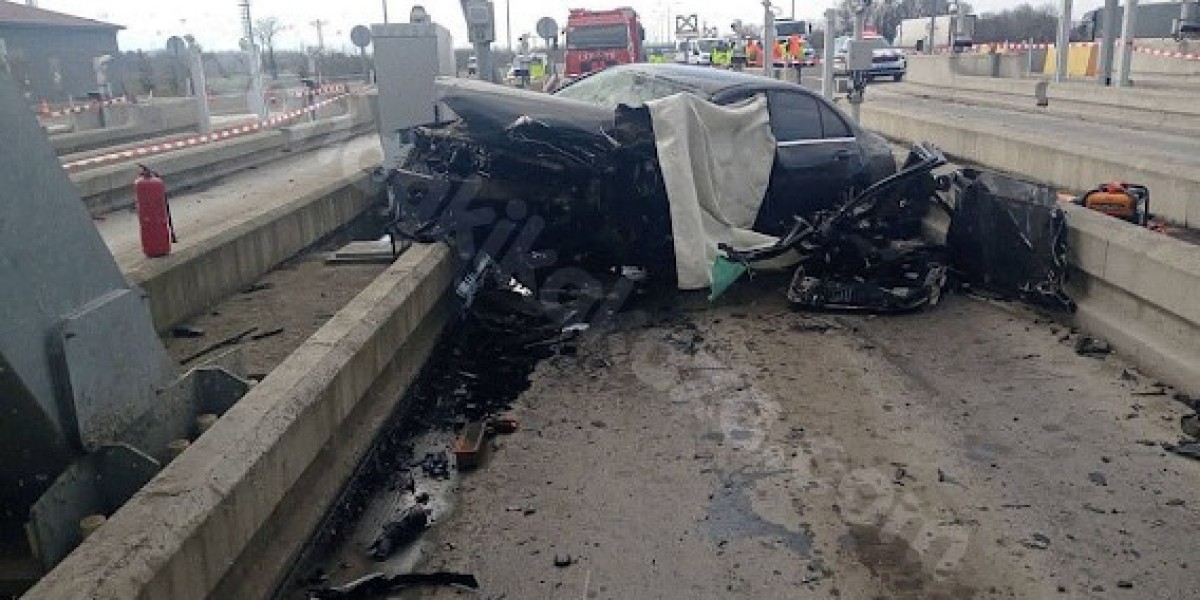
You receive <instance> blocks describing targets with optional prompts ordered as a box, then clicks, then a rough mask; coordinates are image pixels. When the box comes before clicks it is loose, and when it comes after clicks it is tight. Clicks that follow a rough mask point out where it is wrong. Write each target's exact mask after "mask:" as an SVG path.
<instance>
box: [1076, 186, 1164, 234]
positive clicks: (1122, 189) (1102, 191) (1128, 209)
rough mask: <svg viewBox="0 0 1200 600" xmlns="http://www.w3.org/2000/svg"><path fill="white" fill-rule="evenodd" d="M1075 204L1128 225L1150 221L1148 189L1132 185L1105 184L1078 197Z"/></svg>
mask: <svg viewBox="0 0 1200 600" xmlns="http://www.w3.org/2000/svg"><path fill="white" fill-rule="evenodd" d="M1075 203H1076V204H1078V205H1080V206H1084V207H1086V208H1090V209H1092V210H1094V211H1098V212H1102V213H1104V214H1106V215H1108V216H1110V217H1116V218H1118V219H1122V220H1125V221H1129V222H1130V223H1134V224H1137V225H1142V226H1145V225H1146V224H1147V223H1149V221H1150V189H1149V188H1147V187H1146V186H1144V185H1137V184H1133V183H1122V182H1113V183H1106V184H1104V185H1101V186H1099V187H1097V188H1096V189H1094V190H1091V191H1090V192H1087V193H1086V194H1084V195H1082V196H1080V197H1079V198H1078V199H1077V200H1076V201H1075Z"/></svg>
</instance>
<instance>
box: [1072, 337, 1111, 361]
mask: <svg viewBox="0 0 1200 600" xmlns="http://www.w3.org/2000/svg"><path fill="white" fill-rule="evenodd" d="M1075 354H1078V355H1080V356H1090V357H1093V358H1102V357H1104V356H1106V355H1109V354H1112V346H1110V345H1109V344H1108V342H1106V341H1104V340H1100V339H1096V338H1094V337H1091V336H1087V335H1081V336H1079V338H1078V339H1076V340H1075Z"/></svg>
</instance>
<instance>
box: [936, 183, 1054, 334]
mask: <svg viewBox="0 0 1200 600" xmlns="http://www.w3.org/2000/svg"><path fill="white" fill-rule="evenodd" d="M951 190H952V200H953V202H952V204H953V206H954V215H953V218H952V219H951V220H950V230H949V232H948V233H947V236H946V245H947V254H948V256H949V257H950V262H951V266H952V267H953V268H954V269H955V271H956V272H957V273H958V274H959V275H960V276H961V277H963V278H964V280H965V281H966V282H968V283H971V284H973V285H976V286H979V287H981V288H984V289H987V290H989V291H991V292H993V293H997V294H1000V295H1002V296H1005V297H1009V298H1013V299H1019V300H1023V301H1026V302H1029V303H1032V304H1036V305H1040V306H1044V307H1047V308H1052V309H1056V310H1062V311H1067V312H1074V311H1075V302H1074V301H1073V300H1071V298H1069V297H1068V296H1067V294H1066V292H1064V290H1063V285H1064V283H1065V282H1066V278H1067V266H1068V265H1067V220H1066V216H1065V215H1064V213H1063V211H1062V209H1061V208H1059V206H1058V194H1057V192H1055V190H1054V189H1052V188H1049V187H1047V186H1044V185H1038V184H1034V183H1029V182H1026V181H1021V180H1019V179H1014V178H1012V177H1008V176H1006V175H1001V174H999V173H991V172H988V171H980V170H976V169H963V170H961V171H958V172H956V173H955V174H954V177H953V178H952V188H951Z"/></svg>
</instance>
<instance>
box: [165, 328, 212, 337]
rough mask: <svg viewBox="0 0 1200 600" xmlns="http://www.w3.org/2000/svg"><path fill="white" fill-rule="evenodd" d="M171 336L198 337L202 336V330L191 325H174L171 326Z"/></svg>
mask: <svg viewBox="0 0 1200 600" xmlns="http://www.w3.org/2000/svg"><path fill="white" fill-rule="evenodd" d="M171 337H173V338H200V337H204V330H203V329H200V328H199V327H195V326H192V325H176V326H174V327H172V328H171Z"/></svg>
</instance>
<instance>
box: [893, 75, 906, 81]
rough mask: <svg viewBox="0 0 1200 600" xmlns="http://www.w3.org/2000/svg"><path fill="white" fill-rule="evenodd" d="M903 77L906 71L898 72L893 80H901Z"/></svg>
mask: <svg viewBox="0 0 1200 600" xmlns="http://www.w3.org/2000/svg"><path fill="white" fill-rule="evenodd" d="M902 79H904V73H897V74H895V75H892V81H900V80H902Z"/></svg>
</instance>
